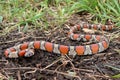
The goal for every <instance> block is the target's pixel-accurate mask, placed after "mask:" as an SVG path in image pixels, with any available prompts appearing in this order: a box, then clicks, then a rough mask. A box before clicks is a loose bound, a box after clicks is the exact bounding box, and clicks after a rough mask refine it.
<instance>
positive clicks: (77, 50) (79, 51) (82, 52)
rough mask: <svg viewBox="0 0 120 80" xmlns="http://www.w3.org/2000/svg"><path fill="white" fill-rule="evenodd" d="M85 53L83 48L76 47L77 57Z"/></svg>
mask: <svg viewBox="0 0 120 80" xmlns="http://www.w3.org/2000/svg"><path fill="white" fill-rule="evenodd" d="M84 51H85V48H84V46H76V52H77V54H78V55H83V54H84Z"/></svg>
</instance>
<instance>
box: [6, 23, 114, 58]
mask: <svg viewBox="0 0 120 80" xmlns="http://www.w3.org/2000/svg"><path fill="white" fill-rule="evenodd" d="M113 27H114V26H113V25H96V24H88V23H81V24H79V25H76V26H74V27H72V28H70V31H69V32H68V36H69V37H70V38H71V39H73V40H78V41H80V40H81V39H82V40H83V41H90V40H94V41H97V42H98V43H95V44H90V45H84V46H81V45H79V46H66V45H59V44H54V43H50V42H46V41H33V42H28V43H23V44H19V45H17V46H13V47H10V48H8V49H6V50H5V52H4V54H5V56H6V57H8V58H17V57H22V56H24V57H30V56H32V55H34V52H32V50H31V49H41V50H46V51H48V52H53V53H58V54H62V55H65V54H68V55H76V54H77V55H89V54H96V53H99V52H102V51H104V50H106V49H107V48H108V47H109V39H108V38H107V37H105V36H101V35H91V34H86V35H82V34H74V32H75V31H76V30H81V29H83V28H88V29H96V30H112V29H113Z"/></svg>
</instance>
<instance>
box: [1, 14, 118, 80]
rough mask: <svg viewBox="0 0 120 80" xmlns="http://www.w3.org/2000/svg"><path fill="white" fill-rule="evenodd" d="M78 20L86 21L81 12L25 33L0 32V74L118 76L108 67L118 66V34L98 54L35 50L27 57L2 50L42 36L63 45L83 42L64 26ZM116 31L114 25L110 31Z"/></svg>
mask: <svg viewBox="0 0 120 80" xmlns="http://www.w3.org/2000/svg"><path fill="white" fill-rule="evenodd" d="M80 21H85V22H87V21H89V20H87V18H86V17H85V16H83V17H81V16H80V15H73V16H72V17H71V18H70V20H69V21H67V22H66V23H65V24H64V25H63V27H61V28H57V27H56V28H52V27H51V28H50V29H49V30H29V31H28V32H27V33H22V32H21V33H18V32H17V30H14V31H12V32H11V33H9V34H7V35H5V36H0V60H1V61H0V78H1V79H3V80H7V79H8V78H9V79H10V78H11V80H12V78H13V79H15V80H80V79H81V80H119V79H113V78H111V77H110V76H113V75H115V74H118V73H120V71H119V70H116V69H114V68H111V66H112V67H116V68H119V69H120V54H119V53H118V52H117V51H116V50H120V35H119V36H118V37H116V38H114V39H112V40H111V42H110V46H109V48H108V49H107V50H105V51H104V52H102V53H100V54H95V55H89V56H77V55H76V56H75V57H74V58H72V57H70V56H61V55H58V54H54V53H49V52H46V51H42V50H35V55H34V56H32V57H30V58H25V57H20V58H16V59H9V58H5V56H4V54H3V53H4V50H5V49H7V48H9V47H12V46H14V45H17V44H20V43H24V42H29V41H35V40H45V41H49V42H53V43H58V44H64V45H84V44H83V42H78V41H75V42H74V41H71V40H70V39H69V38H68V37H67V32H68V31H69V28H68V26H73V25H74V24H76V23H80ZM117 31H120V29H114V30H112V31H110V32H108V33H109V34H112V33H113V32H117Z"/></svg>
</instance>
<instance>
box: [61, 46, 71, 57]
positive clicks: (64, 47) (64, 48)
mask: <svg viewBox="0 0 120 80" xmlns="http://www.w3.org/2000/svg"><path fill="white" fill-rule="evenodd" d="M59 49H60V52H61V53H62V54H63V55H65V54H67V53H68V50H69V49H68V46H64V45H60V47H59Z"/></svg>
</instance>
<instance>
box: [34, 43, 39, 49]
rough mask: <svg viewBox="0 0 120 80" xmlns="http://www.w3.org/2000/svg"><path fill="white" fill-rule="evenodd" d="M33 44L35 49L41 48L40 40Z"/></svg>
mask: <svg viewBox="0 0 120 80" xmlns="http://www.w3.org/2000/svg"><path fill="white" fill-rule="evenodd" d="M33 45H34V48H35V49H40V41H35V42H34V44H33Z"/></svg>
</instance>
